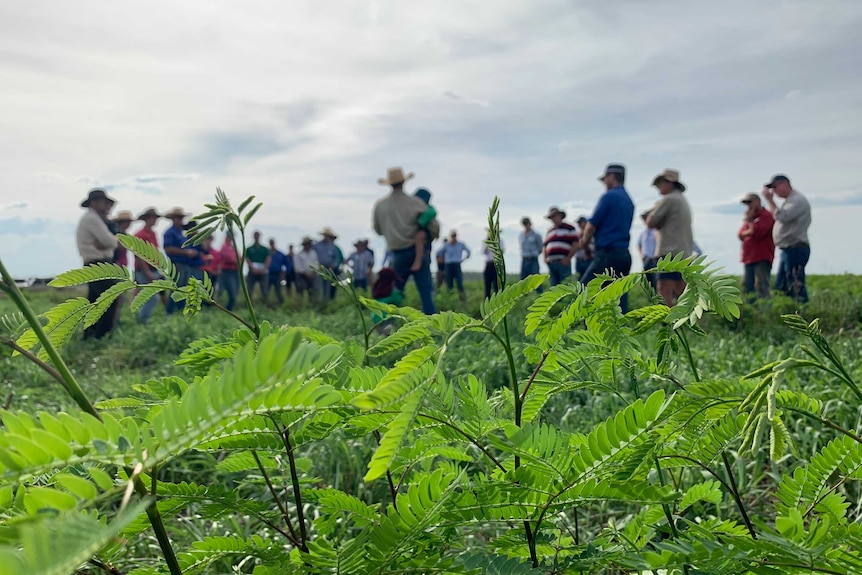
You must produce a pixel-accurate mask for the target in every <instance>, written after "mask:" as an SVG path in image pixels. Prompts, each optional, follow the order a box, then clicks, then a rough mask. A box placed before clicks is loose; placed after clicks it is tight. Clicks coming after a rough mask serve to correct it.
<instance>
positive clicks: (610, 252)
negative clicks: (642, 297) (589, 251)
mask: <svg viewBox="0 0 862 575" xmlns="http://www.w3.org/2000/svg"><path fill="white" fill-rule="evenodd" d="M606 270H607V271H608V272H609V273H610V274H611V275H612V276H615V277H623V276H627V275H629V272H630V271H631V270H632V254H631V253H630V252H629V249H628V248H596V255H595V257H594V258H593V263H591V264H590V267H589V268H587V271H586V272H585V273H584V275H583V276H582V277H581V279H580V282H581V283H582V284H584V285H587V284H588V283H590V281H592V280H593V279H594V278H595V277H596V276H597V275H600V274H602V273H604V272H605V271H606ZM620 308H621V309H622V311H623V313H626V312H628V310H629V296H628V294H623V295H622V297H620Z"/></svg>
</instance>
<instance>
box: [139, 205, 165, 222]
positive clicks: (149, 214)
mask: <svg viewBox="0 0 862 575" xmlns="http://www.w3.org/2000/svg"><path fill="white" fill-rule="evenodd" d="M160 217H162V214H160V213H159V212H157V211H156V208H147V209H146V210H144V211H143V212H141V215H139V216H138V219H139V220H145V219H147V218H160Z"/></svg>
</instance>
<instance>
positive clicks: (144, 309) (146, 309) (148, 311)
mask: <svg viewBox="0 0 862 575" xmlns="http://www.w3.org/2000/svg"><path fill="white" fill-rule="evenodd" d="M151 273H152V274H153V275H154V276H155V277H156V278H160V277H161V276H160V275H159V272H157V271H156V270H152V271H151ZM135 283H137V284H138V285H146V284H149V283H152V282H151V281H150V279H149V278H148V277H147V274H145V273H144V272H142V271H139V270H135ZM159 301H160V300H159V295H158V294H156V295H154V296H153V297H151V298H150V299H148V300H147V301H146V303H145V304H144V305H142V306H141V307H140V309H138V321H139V322H141V323H147V320H149V319H150V316H151V315H153V310H154V309H156V305H158V303H159Z"/></svg>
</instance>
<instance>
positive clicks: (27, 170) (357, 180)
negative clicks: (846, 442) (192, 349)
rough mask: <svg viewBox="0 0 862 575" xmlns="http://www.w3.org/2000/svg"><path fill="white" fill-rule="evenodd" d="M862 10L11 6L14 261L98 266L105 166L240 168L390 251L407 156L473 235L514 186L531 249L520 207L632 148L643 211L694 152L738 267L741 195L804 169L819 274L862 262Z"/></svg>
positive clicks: (705, 238) (147, 172) (159, 190)
mask: <svg viewBox="0 0 862 575" xmlns="http://www.w3.org/2000/svg"><path fill="white" fill-rule="evenodd" d="M860 29H862V1H859V0H844V1H839V0H818V1H817V2H812V1H811V0H759V1H757V2H751V1H750V0H749V1H736V0H726V1H722V2H706V1H699V0H698V1H691V0H679V1H675V0H653V1H649V2H645V1H642V0H530V1H527V0H522V1H517V2H514V1H510V0H496V1H493V2H492V1H488V0H484V1H481V2H480V1H468V0H454V1H441V0H438V1H434V2H425V3H417V2H403V1H402V2H395V1H371V2H361V1H355V0H354V1H348V0H338V1H335V0H325V1H321V0H317V1H301V0H291V1H290V2H241V3H240V2H227V1H221V2H213V1H208V2H203V1H195V2H192V1H189V2H166V1H150V2H104V1H99V2H96V1H75V2H67V1H60V0H57V1H40V0H28V1H27V2H3V3H0V86H2V88H0V165H2V182H3V184H2V188H3V191H2V196H0V257H2V259H3V261H4V263H5V264H6V265H7V267H9V268H10V270H11V271H12V273H13V274H15V275H17V276H28V275H37V274H41V275H49V274H55V273H58V272H60V271H63V270H65V269H68V268H71V267H75V266H78V265H80V258H79V256H78V254H77V250H76V248H75V243H74V230H75V226H76V223H77V220H78V218H79V217H80V216H81V213H82V209H81V208H79V207H78V204H79V203H80V201H81V200H82V199H83V198H84V197H85V195H86V193H87V191H88V189H89V188H91V187H92V186H95V185H101V186H107V187H108V189H109V190H110V193H111V194H112V195H113V196H114V197H116V198H117V199H118V201H119V203H118V205H117V206H116V209H117V210H119V209H130V210H132V211H133V212H135V213H138V212H140V211H142V210H143V209H144V208H145V207H147V206H150V205H152V206H156V207H157V208H158V209H160V210H167V209H170V208H171V207H172V206H175V205H179V206H182V207H184V208H186V209H187V210H188V211H200V210H201V209H202V205H203V203H204V202H206V201H208V200H209V199H211V198H212V195H213V193H214V191H215V188H216V186H221V187H222V189H224V190H225V191H226V192H227V193H228V195H229V196H230V197H231V198H232V199H233V200H234V201H235V203H239V202H240V201H241V200H242V199H244V198H245V197H246V196H248V195H252V194H253V195H256V196H257V197H258V198H259V199H260V200H262V201H263V202H264V208H263V209H262V210H261V211H260V212H259V214H258V216H257V217H256V219H255V222H256V224H255V227H256V228H258V229H260V230H261V231H262V232H263V234H264V236H266V237H269V236H274V237H275V238H276V239H277V240H278V243H279V244H280V245H281V246H285V245H286V244H288V243H298V241H299V239H300V237H301V236H302V235H303V234H311V235H316V233H317V232H318V231H319V230H320V229H321V228H322V227H323V226H331V227H333V228H334V229H335V230H336V232H338V233H339V235H340V238H339V243H340V244H341V245H342V247H343V248H345V250H346V251H347V250H348V249H349V248H350V244H352V243H353V240H354V239H356V238H357V237H361V236H369V237H371V238H373V240H372V246H374V247H376V248H378V249H381V251H382V248H383V243H382V240H380V239H379V238H376V237H375V236H374V233H373V231H372V230H371V229H370V220H371V206H372V203H373V202H374V200H375V199H376V198H377V197H379V196H381V195H382V194H384V193H385V189H384V188H382V187H380V186H378V185H377V184H376V181H377V179H378V178H379V177H382V176H384V175H385V172H386V168H387V167H388V166H403V167H404V168H405V170H408V171H413V172H415V173H416V176H417V177H416V179H415V180H413V181H412V182H411V184H415V185H416V186H425V187H427V188H428V189H430V190H431V192H432V194H433V198H432V202H433V203H434V204H435V206H436V207H437V209H438V212H439V213H440V220H441V223H442V226H443V228H444V231H445V230H449V229H452V228H456V229H457V230H458V231H459V232H460V235H461V237H462V239H464V241H465V242H466V243H467V244H468V245H469V246H470V247H472V248H473V249H474V250H475V251H478V248H479V246H480V242H481V239H482V237H483V228H484V225H485V221H486V216H487V207H488V205H489V204H490V202H491V200H492V198H493V197H494V196H495V195H498V196H500V198H501V200H502V221H503V224H504V227H505V233H504V241H505V242H506V244H507V246H506V248H507V256H508V259H509V261H510V263H511V264H512V265H513V266H516V262H517V261H518V246H517V233H518V220H519V219H520V217H521V216H523V215H529V216H532V217H533V218H534V221H536V222H537V223H539V225H537V227H539V228H540V230H541V231H544V229H545V227H546V226H545V223H544V222H541V217H542V215H543V214H544V213H545V212H546V211H547V209H548V207H549V206H551V205H559V206H560V207H561V208H564V209H566V210H567V211H568V212H569V214H570V217H574V216H577V215H579V214H582V213H583V214H588V213H589V212H590V211H591V210H592V207H593V206H594V204H595V202H596V199H597V197H598V196H599V194H600V193H601V192H602V191H603V190H602V187H601V184H599V183H598V182H597V181H596V176H598V175H599V173H600V172H601V171H602V170H603V168H604V166H605V164H607V163H609V162H621V163H624V164H625V165H626V166H627V167H628V182H627V187H628V189H629V192H630V194H631V195H632V197H633V199H634V200H635V203H636V204H637V209H638V210H643V209H646V208H648V207H649V206H650V205H652V203H653V202H654V201H655V198H656V192H655V190H654V189H652V188H650V183H651V182H652V178H653V177H654V176H655V175H656V174H657V173H659V172H660V171H662V170H663V169H665V168H674V169H678V170H679V171H680V172H681V174H682V180H683V181H684V182H685V183H686V184H687V186H688V188H689V190H688V192H686V196H687V198H688V200H689V202H690V203H691V205H692V208H693V211H694V218H695V237H696V240H697V241H698V243H699V244H700V245H701V246H702V248H703V249H704V251H705V252H706V253H708V254H709V255H710V256H712V257H713V258H715V259H716V260H717V261H718V262H719V263H720V264H721V265H723V266H725V267H726V268H727V269H728V270H729V271H732V272H734V273H738V271H739V267H740V264H738V252H739V245H738V241H737V240H736V236H735V234H736V231H737V228H738V226H739V223H740V221H741V215H742V211H743V210H742V206H740V204H739V203H738V200H739V198H740V197H741V196H742V195H743V194H744V193H746V192H750V191H760V189H761V187H762V185H763V183H764V182H766V181H767V180H768V179H769V178H770V177H771V176H772V175H773V174H775V173H786V174H787V175H788V176H789V177H790V178H791V180H792V182H793V184H794V187H795V188H796V189H798V190H799V191H801V192H802V193H804V194H806V195H807V196H808V197H809V199H810V200H811V204H812V206H813V219H814V223H813V224H812V228H811V244H812V259H811V263H810V266H809V271H810V272H812V273H841V272H845V271H847V272H853V273H859V272H862V258H859V257H858V252H857V251H856V250H857V246H856V245H855V241H856V238H859V237H860V235H859V233H858V226H859V222H860V216H862V186H860V177H859V173H860V165H862V160H861V159H860V158H862V113H860V111H862V109H860V106H862V74H860V73H859V71H860V69H862V33H860ZM161 225H162V226H164V225H165V224H164V223H162V224H161ZM135 229H137V228H136V227H135V228H133V230H135ZM640 229H641V228H640V226H639V225H638V224H637V223H636V224H635V227H634V228H633V231H632V238H633V245H634V240H635V239H636V237H637V235H638V233H639V232H640ZM469 263H470V265H468V266H466V267H467V268H468V269H478V268H479V267H480V266H481V256H480V255H479V254H478V253H476V254H475V255H474V256H473V258H472V260H471V261H470V262H469Z"/></svg>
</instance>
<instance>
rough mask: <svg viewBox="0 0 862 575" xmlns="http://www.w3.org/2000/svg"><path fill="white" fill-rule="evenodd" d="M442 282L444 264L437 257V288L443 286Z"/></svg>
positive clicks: (444, 272) (444, 269)
mask: <svg viewBox="0 0 862 575" xmlns="http://www.w3.org/2000/svg"><path fill="white" fill-rule="evenodd" d="M444 283H446V264H445V263H443V261H442V260H441V259H440V258H437V289H440V288H441V287H443V284H444Z"/></svg>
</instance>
